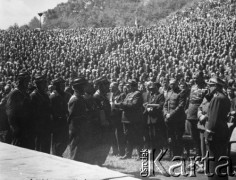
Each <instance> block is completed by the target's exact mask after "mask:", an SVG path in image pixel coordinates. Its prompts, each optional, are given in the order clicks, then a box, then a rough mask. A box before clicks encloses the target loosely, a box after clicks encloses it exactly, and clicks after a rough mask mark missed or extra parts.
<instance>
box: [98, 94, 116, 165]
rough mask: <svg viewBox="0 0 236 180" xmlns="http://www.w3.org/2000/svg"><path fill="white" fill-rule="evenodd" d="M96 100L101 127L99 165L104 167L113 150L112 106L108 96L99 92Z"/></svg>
mask: <svg viewBox="0 0 236 180" xmlns="http://www.w3.org/2000/svg"><path fill="white" fill-rule="evenodd" d="M94 99H95V101H96V103H97V105H98V108H99V120H100V125H99V126H98V128H99V131H98V132H99V134H98V137H99V139H98V142H97V143H96V146H97V153H96V154H97V157H96V159H97V163H98V164H99V165H102V164H103V163H104V162H105V160H106V158H107V156H108V154H109V151H110V148H111V144H112V129H111V128H112V126H111V105H110V102H109V99H108V97H107V96H106V94H101V92H100V91H99V90H98V91H96V92H95V94H94Z"/></svg>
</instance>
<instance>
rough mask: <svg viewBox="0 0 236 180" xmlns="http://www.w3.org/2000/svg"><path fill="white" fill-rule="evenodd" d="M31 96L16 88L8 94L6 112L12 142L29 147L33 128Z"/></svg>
mask: <svg viewBox="0 0 236 180" xmlns="http://www.w3.org/2000/svg"><path fill="white" fill-rule="evenodd" d="M31 110H32V109H31V104H30V97H29V95H28V94H26V93H23V92H22V91H20V90H19V89H17V88H16V89H14V90H13V91H12V92H10V94H9V95H8V98H7V102H6V113H7V116H8V122H9V125H10V128H11V131H12V134H13V142H12V144H14V145H17V146H20V147H25V148H28V147H29V136H30V135H31V130H32V111H31Z"/></svg>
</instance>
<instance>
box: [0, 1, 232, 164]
mask: <svg viewBox="0 0 236 180" xmlns="http://www.w3.org/2000/svg"><path fill="white" fill-rule="evenodd" d="M233 5H234V1H232V2H231V1H224V0H223V1H206V2H199V3H198V4H197V6H196V7H194V8H192V9H191V8H190V9H186V10H185V11H183V12H179V13H176V14H174V15H172V16H170V17H168V18H167V19H166V20H165V21H160V23H159V24H158V25H156V26H150V27H116V28H98V29H88V28H84V29H79V30H45V31H44V30H43V29H42V30H20V29H18V30H11V31H4V30H1V31H0V100H1V104H0V106H1V115H0V116H1V117H0V118H1V122H3V121H4V119H8V121H9V123H10V127H8V126H9V125H7V123H5V124H4V123H2V124H4V126H3V125H1V130H2V132H3V131H4V130H7V129H8V130H9V131H11V133H12V134H13V135H11V137H9V138H10V139H11V140H10V142H12V137H14V134H15V135H16V136H17V135H19V134H18V133H19V129H21V128H23V129H24V131H27V133H28V134H25V135H26V136H28V135H29V134H31V135H32V134H33V135H32V138H33V139H31V141H30V142H31V143H30V144H27V148H31V149H36V150H40V151H43V152H48V153H49V151H50V149H49V144H50V143H49V141H50V140H51V138H53V140H54V141H55V142H57V141H58V142H60V143H59V145H58V146H60V147H59V149H60V148H61V149H60V150H57V153H58V154H57V153H56V154H57V155H59V156H62V155H63V152H64V150H65V148H66V147H67V143H65V142H68V139H70V140H69V141H70V143H71V146H70V147H74V146H75V144H76V143H78V142H80V141H81V142H89V143H87V144H86V143H85V144H86V145H85V146H83V147H82V148H81V149H82V150H79V152H80V153H81V152H83V153H85V152H84V149H88V147H90V146H91V145H93V148H94V149H97V150H98V151H99V150H100V154H102V153H101V152H103V153H104V152H108V151H109V150H108V148H107V146H108V142H110V141H109V140H108V139H107V138H108V136H109V135H108V134H109V133H113V134H114V138H113V140H111V144H110V145H112V146H113V152H114V154H116V155H117V154H120V155H122V156H123V158H130V157H131V154H130V149H132V147H133V146H134V145H136V146H138V147H139V148H141V147H142V145H143V146H145V145H146V146H149V147H150V146H158V147H161V148H163V147H167V146H169V145H168V143H170V144H171V143H172V144H171V145H170V146H173V147H172V149H174V150H173V152H174V154H179V153H180V151H182V149H181V147H177V146H179V145H180V144H179V143H180V141H181V138H182V135H183V134H184V132H185V131H186V130H187V129H188V128H189V129H190V131H191V130H192V131H194V133H195V134H193V133H191V132H190V134H191V135H192V136H193V137H192V138H193V139H194V140H196V136H198V135H199V136H200V131H199V130H196V129H197V123H198V121H196V122H194V123H193V122H192V121H191V118H192V119H198V120H199V118H200V115H199V116H198V117H197V112H198V110H199V109H198V108H199V106H200V104H201V103H202V101H203V99H204V97H205V95H206V94H207V86H206V82H208V81H209V80H210V79H211V78H213V77H214V78H216V79H222V80H223V81H224V84H222V83H221V84H220V83H219V81H218V80H216V81H215V84H217V83H218V84H220V85H221V86H222V89H224V92H225V94H227V93H226V92H227V89H228V94H227V96H228V97H229V98H230V100H231V103H235V89H234V88H235V86H236V83H235V68H236V33H235V30H236V19H235V9H234V6H233ZM82 76H83V77H84V78H85V79H86V81H87V82H86V83H84V82H83V83H81V81H83V78H81V77H82ZM78 77H79V78H78ZM25 79H27V82H28V83H29V85H28V83H24V82H25ZM81 79H82V80H81ZM199 79H200V80H199ZM199 81H200V82H199ZM26 84H27V87H25V85H26ZM61 84H65V85H61ZM84 84H86V86H85V85H84ZM88 84H89V86H88ZM109 84H110V86H111V87H110V91H111V93H109V92H108V91H109ZM77 86H78V87H77ZM173 86H174V87H173ZM195 86H197V89H201V92H200V94H201V95H199V92H198V93H197V95H196V96H198V98H199V97H200V98H199V99H198V100H199V101H198V102H196V103H197V106H196V107H192V106H191V108H195V110H196V112H194V113H195V115H194V118H193V117H188V111H187V110H189V108H190V106H189V104H191V103H192V104H196V103H195V101H194V103H193V101H191V92H192V89H193V88H194V87H195ZM72 87H73V88H72ZM81 87H83V88H81ZM16 89H18V90H19V91H20V92H15V91H16ZM21 89H22V90H21ZM78 89H79V90H78ZM81 89H82V90H81ZM176 89H178V90H176ZM77 90H78V92H79V93H78V94H79V95H80V96H81V97H80V98H78V97H77V96H75V95H73V94H76V92H77ZM21 91H22V92H21ZM172 91H173V92H174V93H176V97H178V98H180V99H178V102H177V104H175V105H173V106H176V105H177V106H178V105H179V104H181V110H178V111H181V112H178V114H177V117H178V118H177V119H178V121H179V120H180V121H181V122H184V123H183V124H181V123H178V125H180V126H181V127H179V128H177V129H176V127H174V130H173V127H169V128H172V129H169V130H168V128H167V131H166V130H165V120H164V119H166V118H167V119H168V118H169V115H167V114H169V112H170V110H171V107H170V106H171V103H172V104H173V102H170V103H169V104H168V100H170V98H168V97H169V96H168V93H169V92H172ZM12 92H15V93H16V94H17V95H14V93H12ZM96 92H97V95H96ZM137 92H138V93H137ZM116 93H117V94H116ZM19 94H20V95H19ZM110 94H115V96H114V97H116V98H115V100H114V99H112V98H113V96H112V98H111V96H110ZM150 94H152V95H153V94H156V96H158V97H156V96H155V98H156V99H155V98H154V99H155V102H156V101H158V103H154V101H153V99H150V97H152V96H151V95H150ZM107 95H109V96H107ZM149 95H150V96H149ZM58 97H59V98H58ZM82 97H83V98H82ZM134 97H135V98H134ZM136 97H137V98H136ZM176 97H175V98H176ZM73 98H75V100H74V99H73ZM76 98H77V99H76ZM9 99H10V100H9ZM55 99H56V100H55ZM58 99H59V100H58ZM84 99H85V102H84ZM134 99H136V100H137V99H139V100H137V102H136V101H135V103H137V104H139V105H138V107H136V106H135V107H134V110H129V108H131V106H132V103H134V102H132V101H133V100H134ZM181 99H182V100H181ZM21 100H22V102H23V105H24V108H26V110H25V111H26V112H27V113H23V112H25V111H24V109H20V110H19V109H17V108H19V107H22V106H23V105H22V104H21ZM54 100H55V101H54ZM73 100H74V101H75V102H76V103H75V105H74V104H73V103H72V102H74V101H73ZM77 101H78V102H79V103H78V102H77ZM114 102H115V103H114ZM68 103H69V104H68ZM71 103H72V105H71V106H70V104H71ZM80 103H81V104H87V105H86V106H80V105H78V104H80ZM67 104H68V105H67ZM140 104H141V105H140ZM148 104H158V106H152V105H148ZM77 105H78V106H79V107H77ZM147 105H148V106H147ZM74 106H75V107H76V108H77V110H78V111H81V113H82V112H83V110H81V109H84V113H85V114H82V115H81V114H80V113H79V114H78V116H79V118H81V117H83V116H87V115H89V116H91V117H89V118H88V119H90V120H93V122H89V123H88V124H84V125H81V124H80V125H81V126H82V127H84V128H81V127H79V126H78V124H76V122H74V121H73V118H72V120H71V119H70V118H69V117H71V116H74V113H75V114H76V108H75V109H74ZM232 107H233V108H231V110H230V111H231V112H233V111H235V109H234V108H235V107H234V106H233V105H232ZM27 108H28V109H27ZM29 109H30V110H29ZM96 109H98V112H97V114H96V113H95V111H96ZM101 110H104V111H101ZM126 111H128V114H131V117H133V118H131V119H135V121H137V122H138V121H140V122H142V123H135V122H130V117H126V115H125V112H126ZM230 111H229V112H228V113H230ZM2 112H6V113H2ZM42 112H43V113H42ZM88 112H92V113H88ZM134 112H135V113H136V114H135V113H134ZM163 112H164V113H163ZM93 113H95V114H93ZM199 113H200V112H199ZM16 114H18V115H19V116H21V118H22V119H23V120H22V121H24V123H26V124H27V126H25V127H21V125H23V126H24V125H25V124H24V123H23V124H21V125H19V124H17V123H18V121H19V120H17V123H16V119H17V118H18V117H16ZM153 114H154V115H153ZM96 115H97V116H96ZM78 116H77V115H76V116H75V117H78ZM108 116H109V122H106V121H105V120H104V121H102V119H106V118H104V117H108ZM189 116H190V115H189ZM195 116H196V117H195ZM29 117H31V118H32V117H34V122H31V121H30V120H29V121H27V118H29ZM140 117H141V119H140ZM157 117H158V118H157ZM96 118H98V119H100V120H98V119H96ZM11 119H12V120H11ZM36 119H38V120H36ZM68 119H69V120H68ZM82 119H83V118H82ZM94 119H96V120H94ZM139 119H140V120H139ZM156 119H162V120H160V121H159V122H157V120H156ZM182 119H183V120H182ZM186 119H187V121H186V122H187V123H186V124H188V125H186V126H187V127H188V128H185V120H186ZM40 120H42V121H40ZM65 120H66V121H65ZM57 121H58V122H60V123H61V124H60V125H58V124H57V123H55V122H57ZM78 121H80V120H78ZM98 121H99V122H98ZM131 121H133V120H131ZM20 122H21V121H20ZM29 122H31V124H30V125H29V124H28V123H29ZM53 122H54V123H53ZM65 122H67V123H65ZM94 122H96V123H97V124H96V123H95V124H94ZM63 123H64V124H63ZM70 123H72V124H70ZM74 123H75V124H74ZM157 123H160V124H159V125H158V126H157V125H156V124H157ZM124 124H125V125H124ZM130 124H135V126H132V127H130V126H131V125H130ZM153 124H154V125H153ZM123 125H124V126H123ZM17 126H20V127H17ZM14 127H16V128H18V129H14ZM28 127H31V128H28ZM52 127H53V128H52ZM61 127H64V129H63V128H62V129H60V128H61ZM96 127H100V128H96ZM108 127H109V128H108ZM160 127H163V128H160ZM194 127H195V129H194ZM76 128H78V129H80V131H81V132H83V133H82V134H83V135H80V136H79V135H78V134H77V135H78V136H79V137H87V138H84V139H83V138H82V140H81V139H80V138H79V140H78V139H76V138H74V137H75V135H74V129H76ZM156 128H157V129H159V130H160V131H161V132H159V133H158V135H160V136H158V137H157V135H156V133H157V129H156ZM55 129H56V130H55ZM58 129H59V130H58ZM84 129H87V131H84ZM89 130H90V131H89ZM30 131H33V132H30ZM75 131H77V130H75ZM168 131H169V132H168ZM196 131H197V134H196ZM45 132H46V133H45ZM61 132H64V135H62V133H61ZM91 132H93V133H92V134H91ZM130 132H132V133H130ZM139 132H140V133H139ZM141 132H142V133H141ZM171 132H175V134H171ZM23 134H24V133H23ZM36 134H37V135H36ZM51 134H54V136H53V137H51ZM89 134H90V136H89ZM98 134H99V137H98ZM130 134H131V135H130ZM123 136H125V138H124V137H123ZM72 137H73V138H72ZM95 137H96V138H97V139H96V138H95ZM153 137H155V138H157V139H155V138H154V139H153ZM3 139H4V138H3ZM13 139H14V138H13ZM62 139H64V140H63V143H62V144H63V147H61V146H62V145H61V141H62ZM88 139H90V140H88ZM95 139H96V140H95ZM123 139H126V140H125V141H126V143H125V142H124V143H121V141H123ZM173 139H175V140H173ZM5 140H6V139H5ZM35 140H36V143H35ZM6 141H7V140H6ZM130 141H132V143H130ZM157 141H158V143H159V144H155V143H157ZM171 141H172V142H171ZM173 141H174V143H173ZM196 141H199V142H200V140H198V138H197V140H196ZM91 142H93V143H91ZM99 142H100V144H99ZM44 143H46V144H47V145H46V146H44ZM73 143H74V144H73ZM153 143H154V144H155V145H153ZM13 144H14V143H13ZM15 144H16V145H17V142H15ZM35 144H36V145H35ZM55 144H57V143H55ZM117 144H118V145H117ZM198 144H199V143H198V142H196V146H198ZM55 146H57V145H55ZM98 146H101V147H100V148H97V147H98ZM119 146H120V147H119ZM122 146H124V147H125V146H127V147H126V148H125V149H126V150H125V149H124V148H122ZM176 147H177V148H176ZM45 148H46V149H45ZM57 148H58V147H54V150H55V149H57ZM90 148H91V147H90ZM202 148H203V147H202ZM68 149H70V148H67V152H66V153H65V154H67V156H70V157H71V156H72V154H73V153H72V152H71V151H73V150H68ZM72 149H73V148H72ZM127 149H128V150H127ZM73 152H74V156H75V157H76V156H77V155H76V153H77V150H75V151H73ZM86 153H87V154H86ZM86 153H85V155H83V157H88V156H90V155H91V154H94V153H90V154H89V152H86ZM68 154H69V155H68ZM88 154H89V155H88ZM96 154H99V153H96ZM105 154H106V153H105ZM199 154H201V153H200V152H199ZM96 158H97V157H96ZM96 158H95V159H96ZM72 159H73V158H72ZM75 159H76V158H75ZM97 159H98V160H97V162H96V163H98V164H102V163H103V162H104V157H102V158H101V157H100V159H99V158H97ZM101 159H102V160H101ZM79 160H81V159H79ZM83 161H86V162H87V160H83Z"/></svg>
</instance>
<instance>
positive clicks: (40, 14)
mask: <svg viewBox="0 0 236 180" xmlns="http://www.w3.org/2000/svg"><path fill="white" fill-rule="evenodd" d="M38 15H39V18H40V29H41V28H42V23H41V16H42V15H43V13H38Z"/></svg>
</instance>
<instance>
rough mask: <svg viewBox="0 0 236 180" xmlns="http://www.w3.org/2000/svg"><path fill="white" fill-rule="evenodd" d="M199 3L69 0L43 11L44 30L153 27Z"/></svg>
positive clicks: (182, 0) (140, 0)
mask: <svg viewBox="0 0 236 180" xmlns="http://www.w3.org/2000/svg"><path fill="white" fill-rule="evenodd" d="M198 1H199V0H68V2H67V3H61V4H58V5H57V6H56V7H55V8H54V9H49V10H47V11H46V12H45V18H44V27H45V28H63V29H67V28H79V27H117V26H135V25H136V24H139V25H142V26H148V25H154V24H156V23H157V22H158V20H159V19H161V18H165V17H166V16H168V15H169V14H171V13H173V12H175V11H177V10H179V9H181V8H182V7H185V6H189V5H192V4H193V3H194V2H198Z"/></svg>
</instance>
